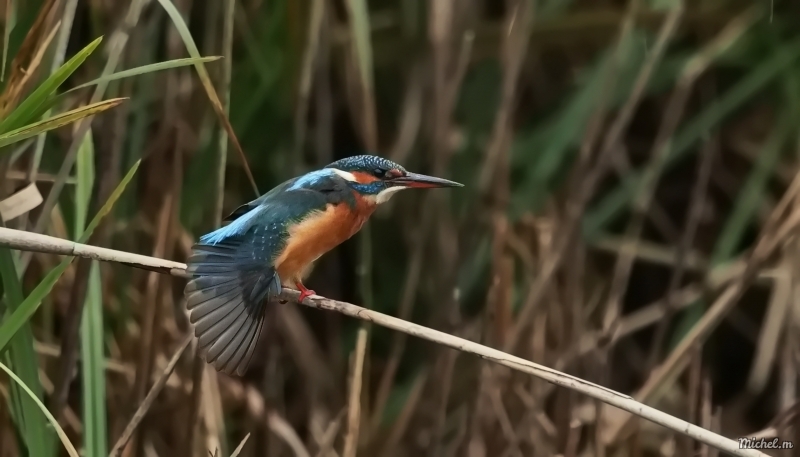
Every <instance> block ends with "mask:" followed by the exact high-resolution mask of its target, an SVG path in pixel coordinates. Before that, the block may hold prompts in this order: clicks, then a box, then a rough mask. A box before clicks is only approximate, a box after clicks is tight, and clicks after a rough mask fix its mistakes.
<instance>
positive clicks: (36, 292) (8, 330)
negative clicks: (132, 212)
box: [0, 161, 141, 352]
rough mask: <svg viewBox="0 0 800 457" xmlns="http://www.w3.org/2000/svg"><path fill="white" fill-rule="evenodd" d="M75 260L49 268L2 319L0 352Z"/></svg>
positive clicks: (88, 229) (106, 206)
mask: <svg viewBox="0 0 800 457" xmlns="http://www.w3.org/2000/svg"><path fill="white" fill-rule="evenodd" d="M140 162H141V161H137V162H136V164H135V165H134V166H133V167H131V169H130V171H128V174H127V175H125V177H124V178H123V179H122V181H121V182H120V183H119V185H118V186H117V188H116V189H114V192H112V193H111V196H110V197H109V198H108V200H107V201H106V202H105V204H103V207H102V208H100V211H98V212H97V214H96V215H95V216H94V219H92V221H91V222H90V223H89V226H88V227H86V230H85V231H84V232H83V234H82V235H81V237H80V238H79V239H78V242H79V243H85V242H86V240H87V239H89V237H90V236H91V235H92V232H93V231H94V229H95V228H97V225H98V224H99V223H100V221H101V220H102V219H103V217H105V215H106V214H108V213H109V212H110V211H111V209H112V208H113V207H114V203H116V201H117V200H118V199H119V197H120V195H122V192H124V191H125V187H126V186H127V185H128V183H129V182H130V180H131V179H132V178H133V176H134V175H135V174H136V170H137V169H138V168H139V163H140ZM73 260H75V257H67V258H65V259H64V260H62V261H61V263H60V264H59V265H58V266H57V267H55V268H53V269H52V270H50V272H49V273H48V274H47V276H45V277H44V279H42V281H41V282H39V284H38V285H37V286H36V288H35V289H33V291H31V293H30V295H28V296H27V297H26V298H25V300H24V301H23V302H22V304H20V306H19V308H18V309H17V310H16V311H14V312H13V313H12V314H11V315H10V316H8V318H7V319H6V320H5V321H3V324H2V326H0V352H2V351H3V350H4V349H5V347H6V345H8V342H9V341H11V339H12V338H13V337H14V335H15V334H16V333H17V332H18V331H19V329H21V328H22V327H23V326H24V325H25V323H26V322H28V319H30V318H31V316H33V313H35V312H36V310H37V309H38V308H39V305H40V304H41V302H42V299H43V298H44V297H45V296H46V295H47V294H49V293H50V290H51V289H52V288H53V286H54V285H55V283H56V281H58V278H60V277H61V275H62V274H63V273H64V270H66V269H67V267H68V266H69V265H70V264H71V263H72V261H73Z"/></svg>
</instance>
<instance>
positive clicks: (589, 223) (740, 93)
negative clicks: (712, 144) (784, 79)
mask: <svg viewBox="0 0 800 457" xmlns="http://www.w3.org/2000/svg"><path fill="white" fill-rule="evenodd" d="M798 57H800V41H798V40H795V41H792V42H790V43H788V44H785V45H782V46H781V47H780V48H778V49H777V50H776V51H775V52H774V53H773V54H772V55H770V56H767V58H766V59H765V60H763V61H762V62H761V63H760V64H759V65H757V66H756V67H755V68H753V70H752V71H750V73H748V74H747V75H746V76H745V77H744V78H742V79H741V80H740V81H739V82H738V83H737V84H735V85H734V86H733V87H731V88H730V89H729V90H728V91H727V92H726V93H725V94H723V95H722V96H721V97H720V98H718V99H716V100H715V101H714V103H713V104H711V105H710V106H709V107H708V108H706V109H705V110H704V111H702V112H701V113H700V114H698V115H697V116H695V117H694V118H693V119H692V120H691V121H689V122H687V123H686V125H685V126H684V127H683V128H682V129H681V130H680V131H679V132H678V133H677V135H676V136H675V137H674V138H673V141H672V144H671V150H670V152H669V159H668V161H667V164H666V166H667V167H669V166H670V165H672V164H674V163H675V162H676V161H677V160H678V159H680V158H681V157H683V156H685V155H686V154H687V153H689V152H690V151H691V147H692V146H694V144H695V143H697V141H699V140H700V139H701V138H702V137H703V135H705V134H706V133H707V132H708V131H709V130H710V129H712V128H714V127H716V126H718V125H719V124H720V123H721V122H722V121H724V120H725V119H726V118H727V117H728V116H730V115H731V113H733V112H734V111H735V110H737V109H739V108H740V107H741V106H742V105H743V104H744V103H746V102H747V101H749V100H751V99H752V97H753V96H754V95H755V94H756V93H757V92H758V91H759V90H761V89H763V88H764V86H766V85H767V83H769V82H770V81H772V80H773V79H774V78H775V77H776V76H778V74H780V72H781V71H783V70H785V69H786V68H787V67H789V66H790V65H792V64H793V63H794V62H795V61H796V60H797V58H798ZM641 176H642V175H641V172H640V171H635V172H631V173H629V174H628V175H627V176H626V177H625V178H624V179H623V180H622V182H621V183H620V186H619V187H617V188H616V189H614V190H613V191H611V192H609V193H608V194H607V195H606V196H605V197H603V199H602V200H600V201H599V202H598V203H597V204H596V205H594V206H593V207H592V208H591V209H590V210H589V211H588V212H587V214H586V218H585V219H584V223H583V234H584V237H586V238H587V239H590V240H591V239H593V238H595V237H596V236H598V235H599V234H600V233H601V231H602V229H603V228H604V227H605V226H606V225H607V224H608V223H609V222H611V221H612V220H613V219H614V218H615V217H616V216H617V215H619V214H620V212H622V211H623V210H624V209H625V208H626V207H627V206H628V205H629V204H630V203H631V201H632V199H633V196H634V194H635V192H636V191H637V190H638V189H639V184H638V183H639V181H640V180H641Z"/></svg>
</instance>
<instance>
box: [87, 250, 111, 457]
mask: <svg viewBox="0 0 800 457" xmlns="http://www.w3.org/2000/svg"><path fill="white" fill-rule="evenodd" d="M81 360H83V368H82V370H81V373H82V376H83V427H84V429H83V440H84V447H85V449H86V455H87V456H88V457H94V456H98V457H103V456H106V455H108V435H107V432H106V378H105V375H106V373H105V367H104V366H103V364H104V357H103V291H102V281H101V277H100V262H98V261H97V260H94V261H92V268H91V270H90V271H89V287H88V290H87V293H86V302H85V303H84V305H83V319H82V320H81Z"/></svg>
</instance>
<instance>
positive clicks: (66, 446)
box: [0, 362, 79, 457]
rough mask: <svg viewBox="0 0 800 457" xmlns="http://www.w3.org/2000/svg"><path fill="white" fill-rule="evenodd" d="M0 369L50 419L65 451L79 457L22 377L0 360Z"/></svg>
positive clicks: (72, 456) (73, 456)
mask: <svg viewBox="0 0 800 457" xmlns="http://www.w3.org/2000/svg"><path fill="white" fill-rule="evenodd" d="M0 369H2V370H3V371H5V372H6V374H7V375H8V376H9V377H10V378H11V379H13V380H14V382H15V383H17V385H19V386H20V387H22V389H23V390H24V391H25V393H26V394H27V395H28V397H29V398H30V399H31V400H32V401H33V402H34V403H36V406H37V407H38V408H39V409H40V410H41V411H42V414H44V415H45V417H47V420H48V421H50V424H51V425H52V426H53V428H54V429H55V430H56V433H57V434H58V437H59V438H61V442H62V443H63V444H64V447H65V448H66V449H67V453H69V455H70V457H79V456H78V451H76V450H75V446H73V445H72V443H70V441H69V438H67V434H66V433H64V430H63V429H62V428H61V426H60V425H58V421H57V420H56V418H55V417H53V415H52V414H50V411H48V410H47V408H45V406H44V403H42V401H41V400H39V398H37V397H36V395H35V394H34V393H33V392H32V391H31V390H30V389H29V388H28V386H27V385H25V383H24V382H22V379H20V378H19V377H18V376H17V375H16V374H14V372H13V371H11V370H10V369H9V368H8V367H7V366H5V365H3V363H1V362H0Z"/></svg>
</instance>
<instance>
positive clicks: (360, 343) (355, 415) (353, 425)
mask: <svg viewBox="0 0 800 457" xmlns="http://www.w3.org/2000/svg"><path fill="white" fill-rule="evenodd" d="M366 351H367V329H366V328H364V327H362V328H360V329H358V337H357V339H356V349H355V353H354V357H353V375H352V379H351V381H350V399H349V401H348V405H347V435H346V436H345V439H344V450H343V451H342V455H343V456H344V457H355V455H356V451H357V450H358V428H359V425H360V423H361V384H362V381H363V372H364V354H365V353H366Z"/></svg>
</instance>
